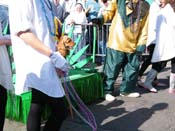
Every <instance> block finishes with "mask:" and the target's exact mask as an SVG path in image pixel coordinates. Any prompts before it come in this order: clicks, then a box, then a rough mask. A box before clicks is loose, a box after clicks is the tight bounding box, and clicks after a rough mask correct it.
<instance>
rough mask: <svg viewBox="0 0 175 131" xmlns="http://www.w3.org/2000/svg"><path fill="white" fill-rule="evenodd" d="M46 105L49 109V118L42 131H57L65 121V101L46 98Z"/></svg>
mask: <svg viewBox="0 0 175 131" xmlns="http://www.w3.org/2000/svg"><path fill="white" fill-rule="evenodd" d="M48 105H49V106H50V107H51V115H50V116H49V119H48V121H47V122H46V125H45V126H44V129H43V131H59V129H60V128H61V125H62V123H63V121H64V120H65V119H66V117H67V114H68V112H67V111H68V110H67V107H66V105H65V99H64V97H62V98H51V97H49V98H48Z"/></svg>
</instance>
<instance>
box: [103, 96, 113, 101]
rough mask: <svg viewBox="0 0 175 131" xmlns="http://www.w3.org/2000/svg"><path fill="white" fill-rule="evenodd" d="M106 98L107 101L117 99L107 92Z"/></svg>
mask: <svg viewBox="0 0 175 131" xmlns="http://www.w3.org/2000/svg"><path fill="white" fill-rule="evenodd" d="M105 100H106V101H114V100H115V97H114V96H113V95H111V94H106V95H105Z"/></svg>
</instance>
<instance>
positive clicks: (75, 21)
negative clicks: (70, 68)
mask: <svg viewBox="0 0 175 131" xmlns="http://www.w3.org/2000/svg"><path fill="white" fill-rule="evenodd" d="M85 23H87V19H86V14H85V12H84V9H83V6H82V4H81V3H80V2H77V3H76V4H75V10H74V11H73V12H71V13H70V14H69V15H68V16H67V18H66V19H65V25H66V29H65V32H66V33H69V31H70V28H71V27H72V26H74V31H73V40H74V41H75V40H76V39H77V38H78V37H79V36H80V35H82V37H81V40H80V42H79V43H78V47H77V49H76V51H78V50H80V49H81V48H83V47H84V46H85V44H86V43H84V39H85V38H84V36H85V26H84V25H83V24H85Z"/></svg>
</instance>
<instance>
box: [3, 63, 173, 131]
mask: <svg viewBox="0 0 175 131" xmlns="http://www.w3.org/2000/svg"><path fill="white" fill-rule="evenodd" d="M149 69H150V68H149ZM149 69H148V70H147V71H146V72H145V74H144V78H143V80H144V79H145V76H146V74H147V72H148V71H149ZM169 74H170V63H168V65H167V67H166V68H165V69H164V70H163V71H162V72H161V73H159V75H158V79H159V81H160V82H161V83H163V84H160V85H159V86H157V87H156V88H157V89H158V93H150V92H148V91H147V90H145V89H143V88H139V87H137V88H136V90H137V91H138V92H140V93H141V97H139V98H127V97H121V96H119V92H118V84H120V82H121V76H119V78H118V79H117V81H116V88H115V90H116V91H115V93H116V100H115V101H113V102H107V101H105V100H104V99H101V100H98V101H96V102H94V103H92V104H90V105H88V107H89V109H90V110H91V111H92V113H93V114H94V116H95V118H96V122H97V126H98V129H97V131H175V95H173V94H169V93H168V87H169ZM4 131H26V125H25V124H23V123H20V122H15V121H12V120H9V119H6V121H5V129H4ZM61 131H93V130H92V129H91V128H90V127H89V126H88V125H87V124H86V123H85V122H83V121H82V120H81V119H80V118H79V117H78V116H77V115H76V114H75V113H74V117H73V119H72V118H71V117H70V116H69V117H68V118H67V119H66V120H65V122H64V123H63V126H62V128H61Z"/></svg>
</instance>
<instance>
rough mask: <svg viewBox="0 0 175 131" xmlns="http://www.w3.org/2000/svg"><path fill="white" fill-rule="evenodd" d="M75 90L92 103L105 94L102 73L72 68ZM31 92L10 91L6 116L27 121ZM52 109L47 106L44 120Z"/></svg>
mask: <svg viewBox="0 0 175 131" xmlns="http://www.w3.org/2000/svg"><path fill="white" fill-rule="evenodd" d="M69 78H70V79H71V80H72V83H73V85H74V87H75V90H76V91H77V93H78V94H79V96H80V98H81V99H82V100H83V101H84V102H85V103H86V104H90V103H92V102H94V101H96V100H98V99H99V98H102V97H103V96H104V93H103V86H102V85H103V84H102V77H101V74H100V73H86V72H85V71H80V70H72V71H71V72H70V77H69ZM30 102H31V92H26V93H23V94H21V95H20V96H19V95H12V93H10V92H9V93H8V100H7V106H6V117H7V118H9V119H12V120H15V121H21V122H23V123H26V122H27V116H28V113H29V109H30ZM49 113H50V110H49V108H48V107H46V108H45V110H44V112H43V116H42V120H45V119H47V117H48V115H49Z"/></svg>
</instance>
